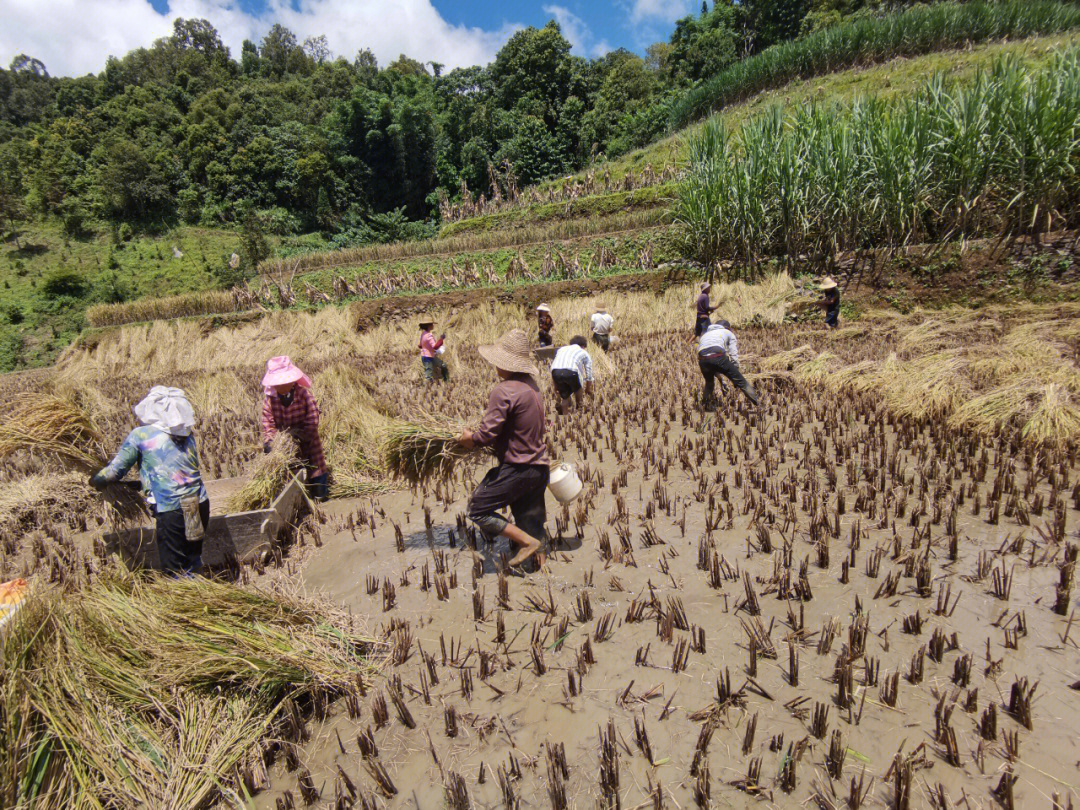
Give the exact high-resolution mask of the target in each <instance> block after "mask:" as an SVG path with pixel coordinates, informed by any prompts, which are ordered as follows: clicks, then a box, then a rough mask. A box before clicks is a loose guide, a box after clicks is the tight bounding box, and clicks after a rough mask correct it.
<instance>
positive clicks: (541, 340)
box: [536, 329, 552, 346]
mask: <svg viewBox="0 0 1080 810" xmlns="http://www.w3.org/2000/svg"><path fill="white" fill-rule="evenodd" d="M536 342H537V343H538V344H539V345H541V346H550V345H552V340H551V333H550V332H545V331H544V330H543V329H541V330H540V331H539V332H538V333H537V335H536Z"/></svg>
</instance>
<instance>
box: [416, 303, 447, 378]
mask: <svg viewBox="0 0 1080 810" xmlns="http://www.w3.org/2000/svg"><path fill="white" fill-rule="evenodd" d="M434 327H435V319H434V318H431V317H428V316H424V318H423V319H422V320H421V321H420V362H421V364H422V365H423V367H424V379H425V380H427V382H429V383H430V382H432V381H438V382H446V381H447V380H449V379H450V369H449V368H447V367H446V362H445V361H444V360H443V359H442V358H441V357H440V356H439V355H440V354H441V352H442V347H443V341H444V340H446V335H445V334H443V335H439V339H438V340H435V336H434V335H433V334H432V333H431V330H432V329H433V328H434Z"/></svg>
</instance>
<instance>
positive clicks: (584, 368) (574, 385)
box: [551, 335, 593, 416]
mask: <svg viewBox="0 0 1080 810" xmlns="http://www.w3.org/2000/svg"><path fill="white" fill-rule="evenodd" d="M586 345H587V344H586V343H585V338H583V337H581V336H580V335H576V336H574V337H573V338H571V339H570V343H569V345H566V346H563V347H562V348H561V349H559V351H558V352H556V353H555V359H554V360H553V361H552V363H551V381H552V382H553V383H554V384H555V392H556V393H557V394H558V395H559V401H558V402H556V403H555V410H556V411H558V412H559V415H560V416H561V415H562V414H564V413H566V412H567V411H569V410H570V408H571V406H572V405H577V407H579V408H580V407H581V392H582V390H584V391H585V393H586V394H588V395H589V396H592V392H593V367H592V358H591V357H589V353H588V352H587V351H585V346H586ZM571 397H573V400H572V401H571Z"/></svg>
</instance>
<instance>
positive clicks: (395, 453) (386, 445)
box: [383, 422, 486, 484]
mask: <svg viewBox="0 0 1080 810" xmlns="http://www.w3.org/2000/svg"><path fill="white" fill-rule="evenodd" d="M460 435H461V430H460V429H457V430H455V429H452V428H451V427H449V426H445V425H438V424H435V423H433V422H424V423H415V422H397V423H395V424H394V425H392V426H391V427H389V428H388V429H387V431H386V437H385V440H384V442H383V458H384V459H385V461H386V469H387V471H388V472H389V473H390V474H391V475H392V476H394V477H395V478H404V479H405V480H406V481H408V482H410V483H412V484H419V483H421V482H422V481H426V480H427V479H428V478H431V477H433V476H438V477H449V476H451V475H452V474H453V472H454V469H455V468H456V467H457V465H458V464H459V463H460V462H468V461H470V460H475V459H476V458H477V457H479V456H480V455H482V454H483V453H485V452H486V450H485V449H484V448H480V447H477V448H473V449H471V450H468V449H466V448H464V447H462V446H461V445H460V444H459V443H458V437H459V436H460Z"/></svg>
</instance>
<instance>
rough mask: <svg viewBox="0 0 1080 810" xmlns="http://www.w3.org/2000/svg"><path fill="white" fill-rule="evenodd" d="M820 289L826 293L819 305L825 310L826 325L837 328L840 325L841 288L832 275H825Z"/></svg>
mask: <svg viewBox="0 0 1080 810" xmlns="http://www.w3.org/2000/svg"><path fill="white" fill-rule="evenodd" d="M818 289H819V290H821V292H822V293H824V295H823V297H822V299H821V300H820V301H819V302H818V306H819V307H821V308H822V309H823V310H825V325H826V326H827V327H829V328H830V329H836V328H837V327H839V326H840V288H839V287H838V286H837V285H836V282H835V281H833V279H832V277H831V276H825V280H824V281H822V282H821V286H820V287H818Z"/></svg>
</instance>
